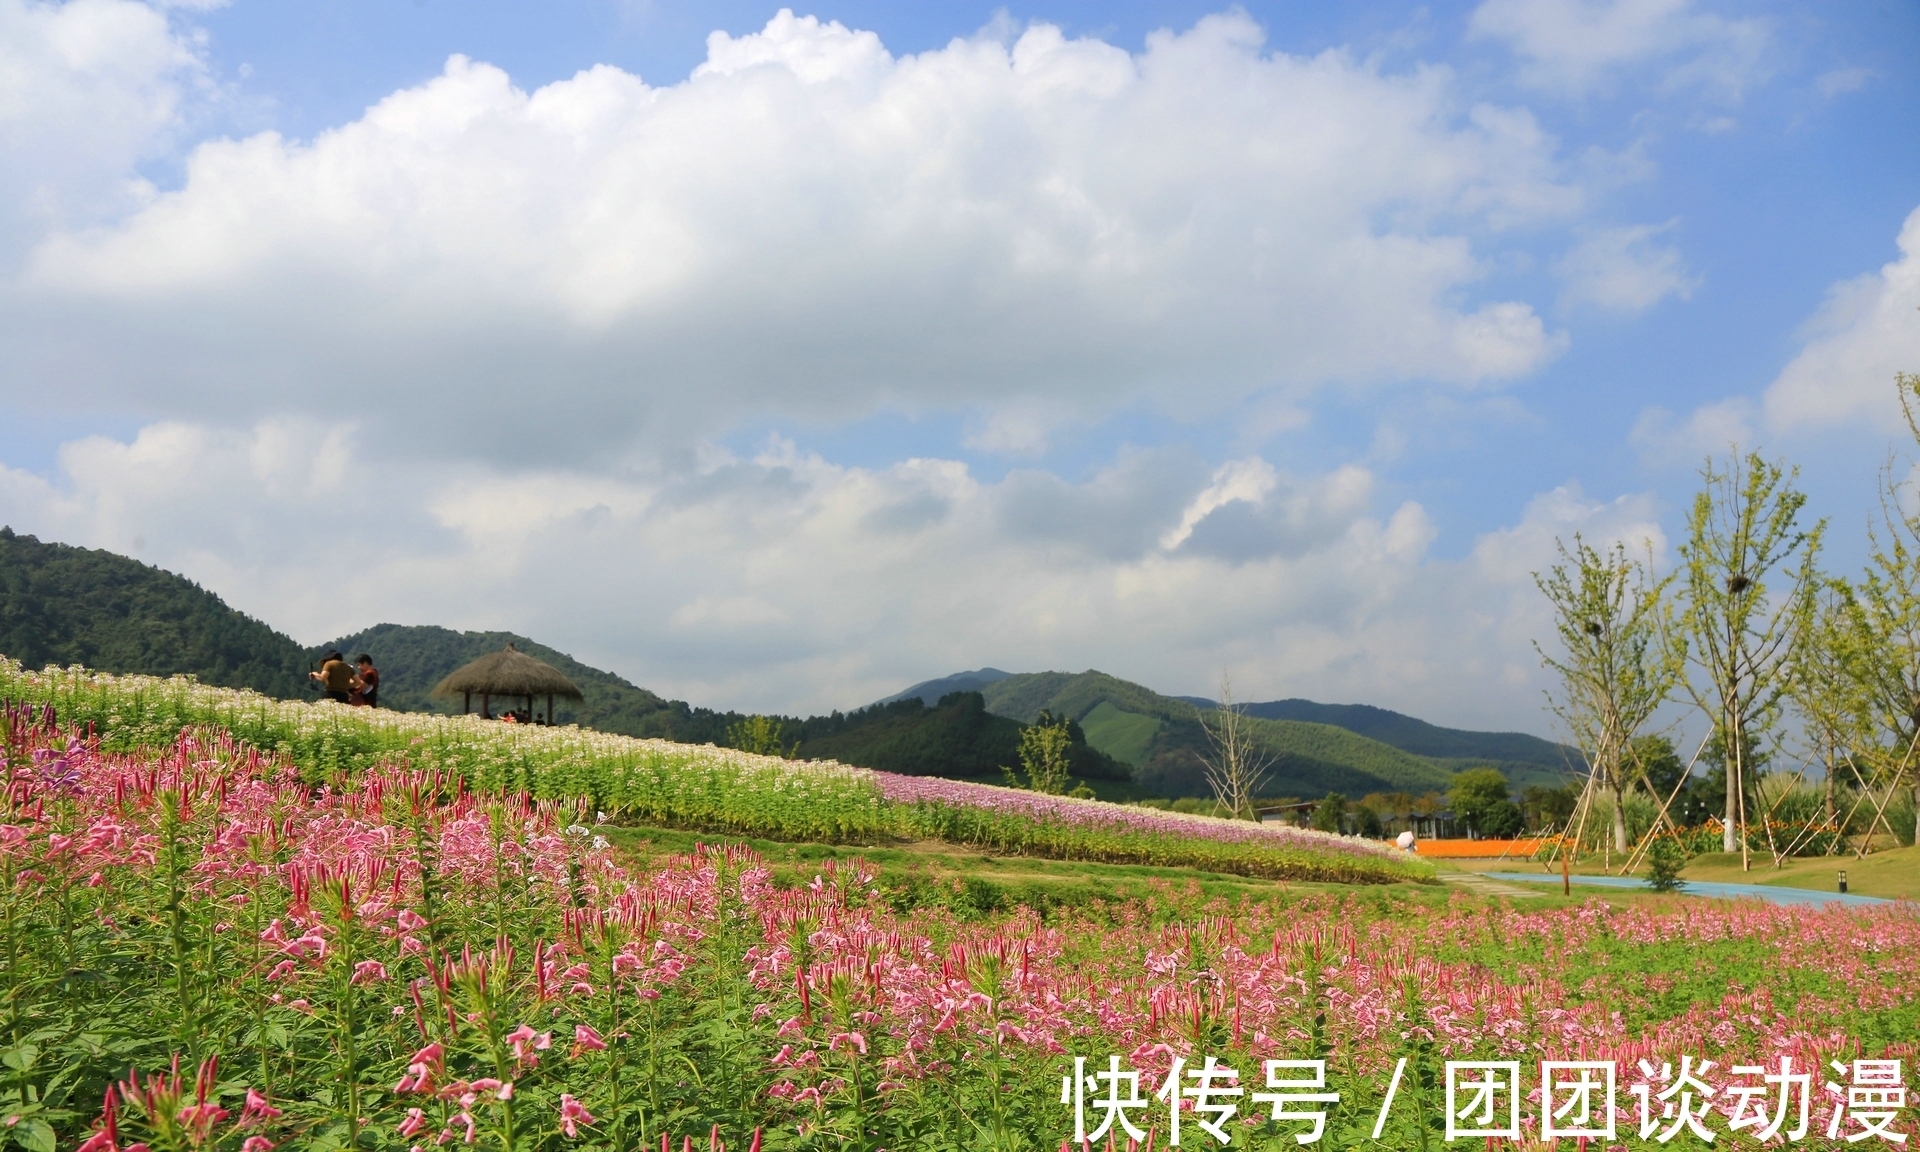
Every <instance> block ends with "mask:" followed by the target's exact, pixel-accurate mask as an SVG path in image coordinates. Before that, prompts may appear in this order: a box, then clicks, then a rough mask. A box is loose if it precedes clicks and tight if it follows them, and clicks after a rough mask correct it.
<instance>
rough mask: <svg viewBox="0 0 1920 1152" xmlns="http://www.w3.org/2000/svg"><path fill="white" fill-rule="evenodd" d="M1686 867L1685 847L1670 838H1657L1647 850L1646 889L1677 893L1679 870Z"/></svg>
mask: <svg viewBox="0 0 1920 1152" xmlns="http://www.w3.org/2000/svg"><path fill="white" fill-rule="evenodd" d="M1686 866H1687V849H1686V845H1684V844H1682V843H1681V842H1680V841H1679V840H1676V839H1674V838H1673V837H1671V836H1660V837H1657V838H1656V839H1655V840H1654V842H1653V844H1652V845H1651V846H1650V847H1649V848H1648V849H1647V887H1649V888H1651V889H1653V890H1654V891H1655V892H1678V891H1679V890H1680V889H1681V888H1682V887H1683V885H1682V882H1681V880H1680V870H1681V869H1682V868H1685V867H1686Z"/></svg>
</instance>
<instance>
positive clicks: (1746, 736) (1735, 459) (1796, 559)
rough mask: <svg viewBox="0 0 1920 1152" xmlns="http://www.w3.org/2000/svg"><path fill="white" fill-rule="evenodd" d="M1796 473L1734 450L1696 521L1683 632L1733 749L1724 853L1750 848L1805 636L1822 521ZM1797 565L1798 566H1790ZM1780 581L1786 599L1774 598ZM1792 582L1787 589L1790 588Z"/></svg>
mask: <svg viewBox="0 0 1920 1152" xmlns="http://www.w3.org/2000/svg"><path fill="white" fill-rule="evenodd" d="M1798 475H1799V472H1798V470H1797V469H1796V470H1794V471H1791V472H1789V471H1787V470H1785V469H1782V468H1781V467H1780V466H1779V465H1777V464H1774V463H1771V462H1769V461H1767V460H1765V459H1763V458H1762V457H1761V456H1760V454H1759V453H1758V452H1753V453H1749V454H1747V455H1746V456H1745V457H1742V456H1740V455H1739V454H1738V453H1734V454H1732V455H1731V456H1730V457H1729V458H1728V461H1727V465H1726V470H1725V471H1721V470H1720V468H1718V467H1717V466H1716V465H1715V464H1714V462H1713V461H1712V460H1709V461H1707V464H1706V466H1705V467H1704V468H1703V469H1702V470H1701V479H1702V481H1703V483H1702V487H1701V490H1700V493H1699V495H1697V496H1695V497H1694V501H1693V508H1692V510H1691V511H1690V512H1689V513H1688V515H1687V540H1686V542H1685V543H1684V544H1682V545H1681V546H1680V555H1681V559H1682V561H1683V563H1684V567H1683V574H1684V582H1683V584H1682V595H1683V598H1684V607H1683V609H1682V612H1681V618H1680V625H1681V628H1680V631H1681V635H1682V636H1683V637H1684V639H1685V641H1686V645H1687V655H1688V658H1689V659H1690V660H1691V661H1692V662H1693V664H1694V666H1695V667H1696V668H1697V669H1698V671H1699V674H1700V677H1699V679H1698V680H1694V679H1691V678H1690V679H1688V680H1686V681H1685V683H1686V685H1687V690H1688V692H1689V693H1690V694H1691V695H1692V696H1693V698H1694V702H1695V703H1696V704H1698V705H1699V707H1700V709H1701V711H1703V712H1705V713H1707V715H1708V717H1709V719H1710V720H1711V722H1712V724H1713V728H1714V733H1715V735H1717V736H1718V737H1719V738H1720V741H1721V744H1722V746H1723V747H1724V749H1725V751H1726V767H1727V786H1726V797H1725V812H1724V817H1723V819H1724V823H1725V827H1724V830H1723V831H1722V833H1721V849H1722V850H1723V851H1727V852H1731V851H1733V850H1734V847H1735V844H1736V843H1737V844H1738V846H1739V849H1740V865H1741V867H1742V868H1748V867H1751V861H1750V859H1749V856H1748V852H1747V837H1746V824H1747V792H1748V790H1749V789H1750V787H1751V784H1752V780H1751V775H1752V768H1753V765H1754V764H1755V762H1756V761H1757V759H1758V754H1759V752H1760V750H1761V749H1760V745H1762V744H1764V742H1765V741H1766V740H1767V739H1768V738H1769V737H1770V736H1771V735H1772V733H1773V731H1774V729H1775V727H1776V726H1777V725H1778V723H1779V719H1780V706H1781V700H1782V698H1783V697H1784V695H1785V694H1786V690H1787V687H1788V683H1789V681H1788V678H1787V676H1786V674H1785V673H1786V669H1787V667H1788V666H1789V664H1790V662H1791V661H1792V659H1793V658H1794V657H1795V655H1796V654H1797V649H1796V645H1798V644H1800V643H1801V642H1802V640H1803V638H1804V636H1805V634H1806V626H1807V620H1808V618H1809V616H1810V615H1811V612H1812V607H1813V594H1814V590H1815V589H1816V588H1817V587H1818V586H1819V575H1818V572H1817V569H1816V567H1815V564H1816V561H1817V559H1818V557H1819V552H1820V538H1821V536H1822V534H1823V533H1824V532H1825V530H1826V521H1824V520H1822V521H1820V522H1819V523H1817V524H1815V525H1814V526H1813V527H1812V528H1803V527H1801V525H1800V513H1801V511H1802V509H1803V508H1804V507H1805V505H1806V502H1807V498H1806V496H1805V495H1803V494H1802V493H1801V492H1799V491H1798V490H1797V489H1795V488H1794V487H1793V480H1794V478H1795V477H1797V476H1798ZM1790 563H1793V564H1796V565H1797V566H1796V567H1793V568H1792V569H1788V568H1787V565H1788V564H1790ZM1770 578H1775V579H1776V590H1777V591H1778V592H1779V594H1778V595H1773V596H1769V594H1768V591H1769V588H1768V581H1769V579H1770ZM1782 584H1783V585H1784V586H1781V585H1782Z"/></svg>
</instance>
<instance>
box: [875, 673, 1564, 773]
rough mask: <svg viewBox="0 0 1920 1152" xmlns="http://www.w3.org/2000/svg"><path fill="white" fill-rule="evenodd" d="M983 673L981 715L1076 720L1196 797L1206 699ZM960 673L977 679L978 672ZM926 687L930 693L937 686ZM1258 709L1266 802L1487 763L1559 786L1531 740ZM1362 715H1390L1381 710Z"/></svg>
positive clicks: (1126, 757) (1122, 683) (1087, 676)
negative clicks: (1401, 741)
mask: <svg viewBox="0 0 1920 1152" xmlns="http://www.w3.org/2000/svg"><path fill="white" fill-rule="evenodd" d="M983 671H984V672H989V673H993V677H992V679H991V681H990V682H988V683H986V684H985V685H984V686H983V687H982V688H981V692H982V693H983V694H984V696H985V698H986V702H987V708H988V710H989V711H991V712H994V713H997V714H999V715H1002V716H1008V717H1012V718H1014V719H1018V720H1023V721H1031V720H1032V718H1033V717H1034V716H1036V715H1037V714H1038V713H1039V712H1040V710H1041V709H1047V710H1048V711H1050V712H1052V713H1053V714H1054V715H1056V716H1065V717H1069V718H1072V719H1073V720H1076V721H1078V722H1079V724H1080V726H1081V728H1082V729H1083V730H1084V731H1085V733H1086V737H1087V741H1088V742H1089V743H1090V744H1091V745H1092V746H1093V747H1095V748H1097V749H1099V750H1100V751H1102V752H1105V753H1107V754H1108V755H1110V756H1112V757H1114V758H1115V759H1116V760H1119V761H1121V762H1122V763H1126V764H1131V765H1133V766H1135V768H1136V769H1137V770H1138V771H1137V773H1136V780H1137V782H1138V783H1139V784H1140V786H1141V787H1142V788H1143V789H1146V790H1148V791H1154V792H1159V793H1162V794H1167V795H1201V794H1203V793H1205V791H1206V786H1205V782H1204V780H1203V778H1202V765H1201V762H1202V759H1203V757H1204V756H1205V755H1206V754H1207V753H1208V751H1209V747H1208V742H1207V735H1206V732H1205V730H1204V728H1203V727H1202V725H1201V717H1202V714H1203V713H1204V712H1206V711H1210V710H1212V709H1213V708H1214V707H1215V705H1214V702H1213V701H1211V700H1204V699H1199V698H1184V697H1174V696H1162V695H1161V694H1159V693H1158V692H1155V691H1153V690H1152V689H1150V688H1146V687H1143V686H1142V685H1139V684H1135V683H1132V682H1130V681H1127V680H1121V679H1119V678H1118V677H1115V676H1109V675H1107V674H1106V673H1104V672H1098V671H1093V670H1088V671H1086V672H1079V673H1073V672H1031V673H1022V674H1017V675H1007V674H1005V673H1001V672H998V671H997V670H995V669H985V670H983ZM962 675H963V676H966V677H978V676H980V675H981V673H964V674H962ZM950 679H952V678H950ZM929 683H930V685H932V686H935V687H937V686H940V685H943V684H944V683H945V681H931V682H929ZM919 687H921V686H918V685H916V688H919ZM909 691H910V692H911V691H914V689H909ZM1300 703H1303V704H1306V703H1309V702H1307V701H1301V702H1300ZM1261 707H1263V706H1254V707H1252V708H1249V709H1248V712H1249V713H1250V715H1249V719H1248V722H1247V724H1248V729H1249V733H1250V735H1251V736H1252V737H1253V739H1254V741H1255V743H1256V744H1257V745H1258V746H1259V748H1260V749H1261V751H1262V752H1263V753H1265V754H1266V755H1268V756H1270V757H1271V759H1272V772H1271V775H1270V777H1269V785H1268V788H1267V792H1268V793H1269V794H1272V795H1290V796H1296V797H1315V796H1322V795H1325V794H1326V793H1327V792H1328V791H1339V792H1342V793H1345V794H1346V795H1348V796H1361V795H1365V794H1366V793H1368V792H1409V793H1413V794H1415V795H1420V794H1423V793H1426V792H1434V791H1439V792H1444V791H1445V790H1446V789H1447V787H1448V786H1449V785H1450V783H1451V780H1452V776H1453V773H1454V772H1455V771H1456V770H1458V769H1460V768H1462V767H1466V766H1468V765H1470V764H1492V765H1495V766H1497V767H1499V768H1500V769H1501V770H1502V771H1503V772H1504V773H1506V775H1507V776H1508V778H1509V779H1510V780H1511V781H1512V782H1513V783H1514V784H1516V785H1525V784H1533V783H1549V782H1557V781H1558V773H1557V771H1556V770H1555V768H1554V767H1550V766H1549V764H1548V763H1544V762H1543V761H1547V760H1549V759H1550V758H1549V757H1547V756H1546V755H1545V754H1543V753H1540V752H1539V750H1538V749H1537V748H1531V747H1522V746H1521V745H1520V744H1519V743H1518V742H1523V741H1532V742H1533V743H1534V744H1538V745H1544V746H1545V747H1546V748H1549V749H1552V748H1554V747H1555V746H1554V745H1551V744H1548V743H1547V742H1546V741H1544V740H1537V739H1536V738H1534V737H1528V736H1522V735H1518V734H1484V733H1470V732H1458V731H1455V730H1452V729H1444V728H1437V727H1435V726H1433V725H1427V724H1423V723H1422V722H1421V721H1417V720H1413V719H1412V718H1411V717H1399V719H1401V720H1404V721H1407V722H1408V724H1409V725H1412V726H1418V727H1419V728H1422V729H1430V730H1431V732H1432V733H1438V734H1441V735H1443V736H1452V737H1458V738H1460V739H1459V740H1456V741H1455V742H1454V743H1452V744H1436V748H1444V751H1442V752H1440V754H1437V755H1436V754H1428V753H1423V752H1415V751H1412V750H1410V749H1408V748H1406V747H1401V746H1396V745H1395V743H1394V742H1393V741H1391V740H1386V739H1381V738H1378V737H1375V736H1372V735H1371V734H1363V733H1361V732H1358V731H1355V730H1353V729H1350V728H1348V727H1347V726H1346V725H1344V724H1341V723H1339V722H1338V720H1337V719H1335V718H1334V717H1327V718H1314V719H1307V718H1305V717H1299V718H1295V717H1291V716H1273V717H1269V716H1266V715H1264V714H1263V713H1262V712H1260V711H1259V710H1258V709H1259V708H1261ZM1369 711H1377V712H1382V713H1384V715H1386V716H1398V714H1397V713H1386V712H1384V710H1383V709H1370V710H1369ZM1338 718H1339V719H1347V718H1349V717H1346V716H1344V715H1341V716H1339V717H1338ZM1330 721H1332V722H1330ZM1389 734H1392V735H1403V734H1404V733H1401V732H1392V733H1389ZM1483 735H1498V736H1501V737H1504V736H1508V735H1512V736H1514V737H1515V748H1516V749H1517V750H1521V751H1526V752H1528V753H1530V754H1531V756H1533V757H1537V759H1535V758H1529V759H1522V758H1520V757H1514V756H1509V755H1501V754H1494V755H1489V754H1488V753H1489V752H1493V753H1503V752H1506V751H1508V750H1509V749H1508V746H1507V745H1505V744H1502V743H1500V742H1499V741H1497V740H1496V741H1493V742H1487V743H1479V744H1476V743H1473V742H1472V741H1470V740H1468V739H1466V738H1469V737H1479V736H1483ZM1555 763H1557V761H1556V762H1555Z"/></svg>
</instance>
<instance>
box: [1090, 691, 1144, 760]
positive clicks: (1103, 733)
mask: <svg viewBox="0 0 1920 1152" xmlns="http://www.w3.org/2000/svg"><path fill="white" fill-rule="evenodd" d="M1160 725H1161V721H1159V720H1158V719H1156V718H1154V717H1152V716H1142V715H1140V714H1139V713H1138V712H1124V711H1121V710H1120V709H1119V708H1116V707H1114V706H1113V704H1112V703H1111V702H1110V701H1106V700H1102V701H1101V702H1100V703H1098V704H1096V705H1094V708H1093V711H1091V712H1089V713H1087V714H1086V715H1085V716H1082V717H1081V718H1080V728H1081V730H1082V731H1083V732H1085V733H1086V734H1087V743H1089V744H1091V745H1093V746H1094V747H1095V748H1098V749H1100V750H1101V751H1102V752H1105V753H1106V754H1107V755H1109V756H1111V757H1113V758H1114V759H1115V760H1118V761H1120V762H1121V763H1122V764H1131V765H1133V766H1134V767H1136V768H1138V767H1139V766H1140V765H1142V764H1145V763H1146V762H1147V760H1148V759H1149V758H1150V757H1151V756H1152V754H1153V753H1152V748H1153V737H1154V735H1155V734H1156V733H1158V732H1159V731H1160Z"/></svg>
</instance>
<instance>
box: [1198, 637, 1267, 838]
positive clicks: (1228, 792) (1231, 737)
mask: <svg viewBox="0 0 1920 1152" xmlns="http://www.w3.org/2000/svg"><path fill="white" fill-rule="evenodd" d="M1200 727H1201V728H1202V729H1203V730H1205V732H1206V734H1207V743H1208V745H1209V750H1208V752H1206V753H1204V754H1202V756H1201V757H1200V761H1201V763H1202V764H1203V765H1205V767H1206V780H1207V787H1208V788H1209V789H1211V790H1212V791H1213V798H1214V799H1215V800H1216V801H1218V802H1219V804H1220V806H1221V807H1222V808H1225V809H1226V810H1227V811H1229V812H1231V813H1233V815H1234V818H1235V819H1242V818H1244V819H1248V820H1252V819H1254V818H1255V816H1254V811H1253V798H1254V797H1255V796H1257V795H1259V792H1260V788H1261V787H1262V786H1263V785H1264V784H1265V783H1266V781H1267V771H1268V769H1270V768H1271V767H1272V766H1273V754H1272V753H1270V752H1268V751H1266V750H1265V749H1264V748H1262V747H1260V745H1259V743H1258V742H1257V741H1256V740H1255V739H1254V737H1253V733H1252V731H1251V727H1252V726H1251V725H1249V724H1248V723H1247V717H1246V715H1245V714H1244V713H1242V712H1241V711H1240V709H1239V708H1238V707H1236V706H1235V705H1234V702H1233V678H1232V677H1231V676H1229V675H1227V674H1226V673H1224V672H1223V673H1221V674H1220V706H1219V707H1218V708H1217V709H1215V710H1214V711H1212V712H1202V713H1201V714H1200Z"/></svg>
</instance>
